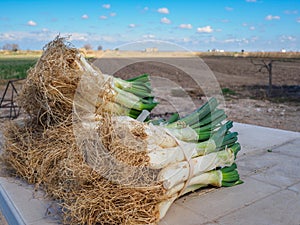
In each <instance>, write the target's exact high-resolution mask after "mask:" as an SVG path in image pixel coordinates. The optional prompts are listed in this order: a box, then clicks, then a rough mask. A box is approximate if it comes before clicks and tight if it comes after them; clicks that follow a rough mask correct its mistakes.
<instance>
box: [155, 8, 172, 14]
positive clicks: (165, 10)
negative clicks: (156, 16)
mask: <svg viewBox="0 0 300 225" xmlns="http://www.w3.org/2000/svg"><path fill="white" fill-rule="evenodd" d="M157 12H159V13H162V14H169V13H170V12H169V9H168V8H159V9H158V10H157Z"/></svg>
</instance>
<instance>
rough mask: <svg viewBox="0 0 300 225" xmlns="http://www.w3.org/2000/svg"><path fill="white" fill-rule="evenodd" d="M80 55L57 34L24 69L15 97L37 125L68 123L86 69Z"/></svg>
mask: <svg viewBox="0 0 300 225" xmlns="http://www.w3.org/2000/svg"><path fill="white" fill-rule="evenodd" d="M81 57H82V55H81V54H80V52H79V51H78V49H76V48H74V47H72V46H71V45H70V44H66V41H65V38H63V37H59V36H58V37H56V38H55V39H54V40H53V41H51V42H50V43H49V44H47V45H46V46H45V47H44V51H43V54H42V56H41V57H40V58H39V60H38V62H37V63H36V65H35V66H34V67H33V68H31V69H30V70H29V71H28V76H27V80H26V83H25V84H24V86H23V89H22V91H21V93H20V96H19V99H18V100H19V104H20V106H22V108H23V109H24V110H25V111H26V112H27V113H28V114H29V115H30V116H31V117H34V118H36V119H37V121H38V122H39V123H40V124H43V125H44V126H52V125H56V124H59V123H67V124H70V123H71V122H72V104H73V99H74V94H75V92H76V88H77V85H78V83H79V81H80V79H81V77H82V75H83V74H84V73H85V72H86V71H84V70H82V65H81ZM95 70H96V69H95Z"/></svg>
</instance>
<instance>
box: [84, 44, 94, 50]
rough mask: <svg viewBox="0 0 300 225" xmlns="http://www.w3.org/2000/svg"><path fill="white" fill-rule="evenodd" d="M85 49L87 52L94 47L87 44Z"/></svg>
mask: <svg viewBox="0 0 300 225" xmlns="http://www.w3.org/2000/svg"><path fill="white" fill-rule="evenodd" d="M83 48H84V49H85V50H87V51H89V50H92V49H93V47H92V46H91V45H90V44H85V45H84V46H83Z"/></svg>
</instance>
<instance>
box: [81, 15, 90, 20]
mask: <svg viewBox="0 0 300 225" xmlns="http://www.w3.org/2000/svg"><path fill="white" fill-rule="evenodd" d="M81 18H82V19H84V20H86V19H88V18H89V16H88V15H87V14H83V15H82V16H81Z"/></svg>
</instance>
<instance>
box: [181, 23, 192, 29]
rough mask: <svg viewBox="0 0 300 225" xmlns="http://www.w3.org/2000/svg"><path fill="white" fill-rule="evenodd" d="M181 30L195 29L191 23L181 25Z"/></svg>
mask: <svg viewBox="0 0 300 225" xmlns="http://www.w3.org/2000/svg"><path fill="white" fill-rule="evenodd" d="M179 28H182V29H192V28H193V26H192V24H190V23H188V24H184V23H183V24H180V25H179Z"/></svg>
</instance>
